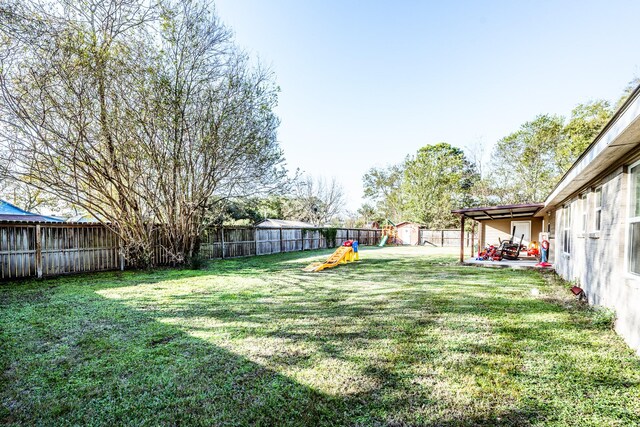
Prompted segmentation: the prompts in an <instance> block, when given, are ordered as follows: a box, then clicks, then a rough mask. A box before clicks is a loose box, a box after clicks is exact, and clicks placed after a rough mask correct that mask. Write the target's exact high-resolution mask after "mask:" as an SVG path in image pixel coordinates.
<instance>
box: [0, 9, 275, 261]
mask: <svg viewBox="0 0 640 427" xmlns="http://www.w3.org/2000/svg"><path fill="white" fill-rule="evenodd" d="M150 4H153V6H149V5H150ZM0 13H2V14H3V18H4V19H2V20H0V32H1V34H2V36H3V39H2V40H3V41H5V43H3V44H2V46H1V47H0V59H1V60H2V64H1V67H0V94H1V95H2V101H3V102H0V121H1V123H2V127H0V132H1V133H0V153H1V154H2V155H3V156H4V157H5V158H6V159H7V160H8V161H9V164H11V166H12V167H11V169H10V170H9V174H10V175H11V177H12V178H14V179H16V180H18V181H22V182H25V183H29V184H30V185H32V186H34V187H36V188H40V189H42V190H45V191H48V192H51V193H53V194H55V195H56V196H58V197H60V198H61V199H63V200H66V201H67V202H69V203H72V204H74V205H76V206H79V207H81V208H83V209H85V210H87V211H88V212H90V213H92V214H94V215H95V216H96V217H98V218H101V219H104V220H105V223H106V224H107V226H109V227H111V228H112V229H113V230H114V231H115V232H117V233H118V234H119V235H120V237H121V238H122V240H123V242H124V243H125V255H127V256H128V257H129V259H130V260H131V261H132V262H133V263H136V264H142V265H149V264H151V263H152V261H153V258H152V253H153V246H154V244H155V242H156V239H155V236H158V235H160V236H161V237H163V239H161V240H162V241H163V242H166V244H165V249H166V250H167V252H168V253H169V254H170V255H171V256H172V258H173V260H174V261H175V262H177V263H180V262H184V261H185V260H186V259H187V258H188V257H190V256H192V255H193V254H194V253H195V252H197V249H198V248H197V244H198V243H197V242H198V237H199V235H200V234H201V232H202V230H203V228H204V227H205V226H206V221H205V220H206V218H207V217H208V216H207V215H206V214H207V212H210V211H216V210H217V211H221V210H222V208H223V207H224V201H225V200H227V199H228V198H230V197H234V196H241V195H247V194H256V193H259V192H260V191H261V189H263V188H265V187H266V186H269V185H277V183H278V181H279V179H280V178H281V177H282V175H283V170H282V168H280V166H279V165H280V163H281V161H282V152H281V150H280V149H279V147H278V144H277V139H276V129H277V126H278V119H277V117H276V116H275V114H274V113H273V107H274V106H275V104H276V102H277V87H276V86H275V84H274V83H273V77H272V75H271V74H270V73H269V72H267V71H265V70H263V69H260V68H257V69H256V68H252V67H251V66H250V65H249V62H248V59H247V57H246V55H244V54H243V53H242V52H240V51H239V50H238V49H237V48H236V47H235V46H234V44H233V41H232V39H231V34H230V31H229V30H228V29H227V28H225V27H224V26H223V25H222V24H221V23H220V22H219V20H218V18H217V17H216V15H215V14H214V12H213V11H212V10H211V9H210V8H209V7H208V6H207V5H206V4H205V3H202V2H198V1H195V0H193V1H190V0H187V1H183V2H178V1H170V0H162V1H161V2H160V3H148V2H146V1H143V0H107V1H103V0H88V1H86V2H76V1H72V0H60V1H59V2H58V3H56V4H53V5H49V4H48V3H40V2H38V1H36V0H34V1H31V2H18V1H8V2H7V1H5V3H3V7H2V12H0ZM213 216H214V217H215V216H216V215H213Z"/></svg>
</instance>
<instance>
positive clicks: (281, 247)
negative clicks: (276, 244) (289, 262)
mask: <svg viewBox="0 0 640 427" xmlns="http://www.w3.org/2000/svg"><path fill="white" fill-rule="evenodd" d="M280 252H284V240H282V227H280Z"/></svg>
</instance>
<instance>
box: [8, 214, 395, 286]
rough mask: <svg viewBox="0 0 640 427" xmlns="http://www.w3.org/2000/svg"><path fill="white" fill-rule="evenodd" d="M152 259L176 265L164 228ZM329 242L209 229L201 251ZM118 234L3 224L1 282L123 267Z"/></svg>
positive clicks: (357, 234)
mask: <svg viewBox="0 0 640 427" xmlns="http://www.w3.org/2000/svg"><path fill="white" fill-rule="evenodd" d="M150 232H151V233H153V236H154V241H155V242H156V243H155V245H154V247H153V260H154V262H155V263H156V264H157V265H168V264H170V263H171V260H172V259H171V248H169V245H168V239H167V238H166V236H163V235H162V234H161V233H160V230H159V229H154V230H151V231H150ZM381 234H382V232H381V230H370V229H338V230H337V235H336V241H335V244H336V245H342V243H343V242H344V241H345V240H347V239H352V240H359V242H360V244H361V245H375V244H377V243H378V241H379V240H380V238H381ZM327 247H328V242H327V241H326V239H325V237H324V236H323V235H322V233H321V232H320V231H319V230H309V229H299V228H253V227H224V229H219V228H210V229H207V230H205V231H204V233H203V234H202V236H201V244H200V254H201V255H202V256H203V257H204V258H206V259H219V258H236V257H246V256H254V255H266V254H277V253H281V252H296V251H303V250H314V249H324V248H327ZM125 266H126V265H125V263H123V260H122V255H121V252H120V247H119V238H118V236H117V235H116V234H115V233H114V232H113V231H111V230H110V229H108V228H106V227H104V226H102V225H100V224H65V223H61V224H51V223H37V224H36V223H10V222H2V223H0V280H10V279H18V278H24V277H51V276H58V275H62V274H72V273H85V272H92V271H104V270H117V269H121V268H124V267H125Z"/></svg>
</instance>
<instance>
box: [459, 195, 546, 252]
mask: <svg viewBox="0 0 640 427" xmlns="http://www.w3.org/2000/svg"><path fill="white" fill-rule="evenodd" d="M543 207H544V203H523V204H519V205H504V206H487V207H483V208H467V209H456V210H453V211H451V213H454V214H458V215H460V262H464V219H465V218H469V219H472V220H474V221H485V220H492V219H505V218H529V217H532V216H534V215H535V214H536V213H537V212H538V211H539V210H540V209H542V208H543ZM471 224H472V230H474V231H475V224H476V223H475V222H472V223H471ZM472 235H473V232H472ZM471 250H472V252H473V244H471ZM472 255H473V254H472Z"/></svg>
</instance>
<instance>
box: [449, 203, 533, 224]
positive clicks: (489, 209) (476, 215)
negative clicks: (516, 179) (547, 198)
mask: <svg viewBox="0 0 640 427" xmlns="http://www.w3.org/2000/svg"><path fill="white" fill-rule="evenodd" d="M543 207H544V203H522V204H517V205H503V206H486V207H480V208H467V209H456V210H453V211H451V212H452V213H456V214H460V215H464V216H466V217H467V218H471V219H474V220H476V221H484V220H489V219H505V218H527V217H531V216H534V215H535V214H536V213H537V212H538V211H539V210H540V209H542V208H543Z"/></svg>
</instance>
